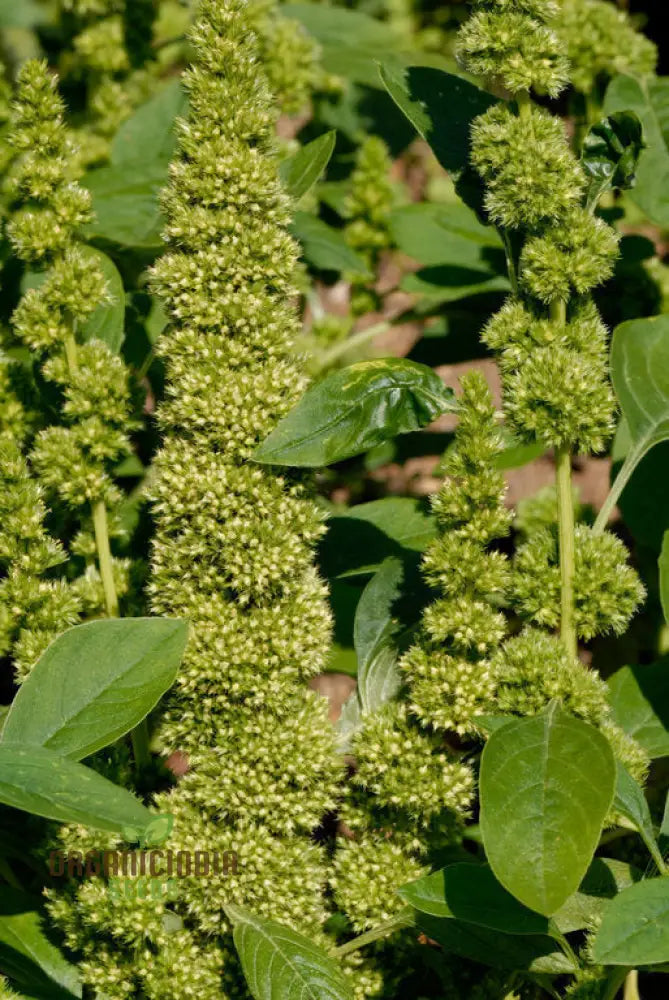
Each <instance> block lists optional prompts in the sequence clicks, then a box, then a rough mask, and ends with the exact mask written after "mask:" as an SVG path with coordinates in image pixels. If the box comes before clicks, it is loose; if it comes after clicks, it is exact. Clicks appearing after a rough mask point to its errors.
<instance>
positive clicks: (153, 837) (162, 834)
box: [144, 813, 174, 845]
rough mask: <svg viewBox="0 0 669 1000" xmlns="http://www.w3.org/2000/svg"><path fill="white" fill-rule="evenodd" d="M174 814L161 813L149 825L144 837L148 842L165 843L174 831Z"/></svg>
mask: <svg viewBox="0 0 669 1000" xmlns="http://www.w3.org/2000/svg"><path fill="white" fill-rule="evenodd" d="M173 827H174V816H173V815H172V814H171V813H161V814H160V816H156V818H155V819H154V820H152V821H151V822H150V823H149V825H148V826H147V828H146V830H145V832H144V837H145V841H146V843H147V844H150V845H153V844H164V843H165V841H166V840H167V839H168V837H169V835H170V834H171V833H172V829H173Z"/></svg>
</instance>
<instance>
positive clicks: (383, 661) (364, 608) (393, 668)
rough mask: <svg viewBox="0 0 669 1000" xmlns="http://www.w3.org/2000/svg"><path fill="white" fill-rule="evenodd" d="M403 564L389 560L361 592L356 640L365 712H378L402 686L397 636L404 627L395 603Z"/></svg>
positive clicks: (354, 634)
mask: <svg viewBox="0 0 669 1000" xmlns="http://www.w3.org/2000/svg"><path fill="white" fill-rule="evenodd" d="M403 579H404V567H403V565H402V563H401V562H400V560H399V559H394V558H390V559H386V560H385V562H384V563H383V564H382V566H381V568H380V569H379V570H378V572H377V573H375V575H374V576H373V577H372V579H371V580H370V581H369V583H368V584H367V586H366V587H365V589H364V590H363V592H362V596H361V598H360V601H359V603H358V607H357V610H356V613H355V622H354V626H353V639H354V643H355V651H356V654H357V656H358V697H359V698H360V706H361V708H362V711H363V713H365V712H375V711H376V710H377V709H378V708H380V707H381V706H382V705H384V704H385V703H386V702H388V701H391V700H392V699H393V698H394V697H395V695H396V694H397V692H398V691H399V689H400V686H401V684H402V675H401V674H400V672H399V669H398V667H397V658H398V655H399V649H398V646H397V635H398V632H399V631H400V628H401V626H400V625H399V623H398V620H397V618H396V617H395V611H394V608H395V605H396V603H397V601H398V600H399V598H400V595H401V587H402V581H403Z"/></svg>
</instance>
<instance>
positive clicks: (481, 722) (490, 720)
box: [472, 715, 518, 734]
mask: <svg viewBox="0 0 669 1000" xmlns="http://www.w3.org/2000/svg"><path fill="white" fill-rule="evenodd" d="M517 718H518V717H517V716H516V715H475V716H474V718H473V720H472V721H473V722H475V723H476V725H477V726H478V727H479V729H482V730H483V731H484V732H486V733H491V734H492V733H495V732H497V730H498V729H501V728H502V726H508V725H509V723H510V722H515V721H516V719H517Z"/></svg>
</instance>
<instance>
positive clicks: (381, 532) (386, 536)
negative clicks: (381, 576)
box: [320, 497, 437, 578]
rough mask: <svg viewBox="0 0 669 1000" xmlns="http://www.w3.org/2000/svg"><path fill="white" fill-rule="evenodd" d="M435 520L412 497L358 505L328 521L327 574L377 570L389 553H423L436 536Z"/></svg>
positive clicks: (324, 565) (323, 558) (324, 556)
mask: <svg viewBox="0 0 669 1000" xmlns="http://www.w3.org/2000/svg"><path fill="white" fill-rule="evenodd" d="M436 534H437V527H436V522H435V519H434V518H433V517H432V516H431V515H430V514H428V513H427V511H426V509H425V504H424V503H421V502H420V501H419V500H415V499H412V498H411V497H384V498H383V499H382V500H371V501H370V502H369V503H361V504H356V506H355V507H350V508H349V509H348V510H347V511H346V512H345V513H343V514H339V513H338V514H336V515H335V516H334V517H331V518H330V519H329V520H328V531H327V535H326V536H325V538H324V539H323V541H322V542H321V550H320V562H321V566H322V568H323V570H324V572H325V575H326V576H329V577H340V578H342V577H344V578H345V577H348V576H359V575H362V574H367V573H375V572H376V571H377V570H378V568H379V567H380V565H381V563H382V562H383V560H384V559H387V558H388V556H393V555H394V556H398V558H402V557H403V556H406V554H407V550H408V551H409V552H423V551H424V549H425V548H427V546H428V545H429V543H430V542H431V541H432V540H433V539H434V538H435V537H436Z"/></svg>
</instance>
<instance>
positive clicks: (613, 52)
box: [554, 0, 657, 94]
mask: <svg viewBox="0 0 669 1000" xmlns="http://www.w3.org/2000/svg"><path fill="white" fill-rule="evenodd" d="M554 26H555V30H556V32H557V33H558V34H559V36H560V38H561V39H562V40H563V42H564V43H565V45H566V49H567V55H568V57H569V66H570V71H569V76H570V82H571V84H572V86H573V87H575V88H576V90H578V91H580V92H581V93H584V94H588V93H590V92H591V91H592V90H593V89H594V88H595V86H596V85H597V84H601V83H605V82H606V81H608V80H609V79H610V78H611V77H613V76H616V74H617V73H626V74H627V75H629V76H640V77H644V76H650V75H651V74H652V73H653V72H654V71H655V66H656V63H657V48H656V47H655V45H654V44H653V43H652V42H651V41H650V40H649V39H648V38H646V37H645V36H644V35H642V34H641V33H640V32H638V31H636V30H635V28H634V25H633V24H632V23H631V21H630V18H629V15H628V14H627V13H626V12H625V11H624V10H620V9H619V8H618V7H616V6H615V5H614V4H610V3H608V2H607V0H562V2H561V3H560V4H559V7H558V11H557V15H556V19H555V22H554Z"/></svg>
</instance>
